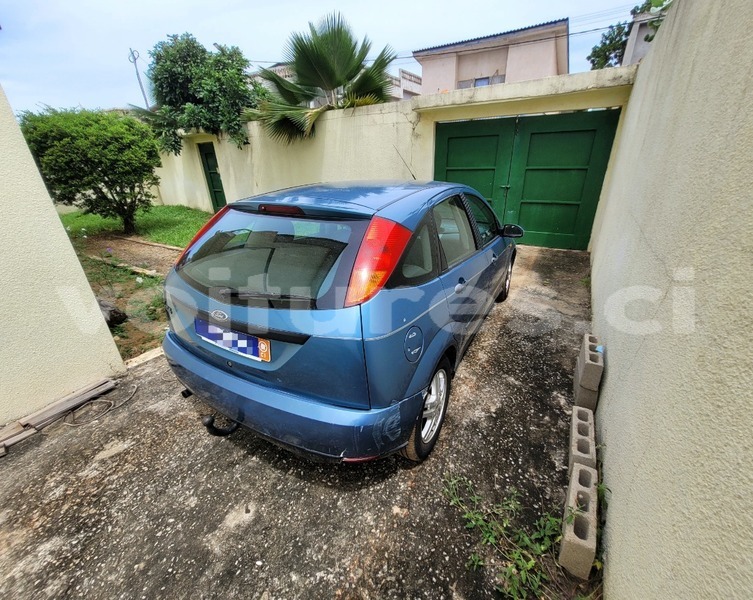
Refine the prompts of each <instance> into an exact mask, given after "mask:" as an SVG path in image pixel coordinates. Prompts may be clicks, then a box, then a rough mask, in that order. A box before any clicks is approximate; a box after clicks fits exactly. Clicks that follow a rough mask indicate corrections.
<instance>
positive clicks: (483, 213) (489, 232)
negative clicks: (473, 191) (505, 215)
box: [465, 194, 498, 246]
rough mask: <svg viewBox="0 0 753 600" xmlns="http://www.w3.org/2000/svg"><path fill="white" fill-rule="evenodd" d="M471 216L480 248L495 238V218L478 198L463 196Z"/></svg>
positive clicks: (468, 195) (487, 206) (490, 210)
mask: <svg viewBox="0 0 753 600" xmlns="http://www.w3.org/2000/svg"><path fill="white" fill-rule="evenodd" d="M465 199H466V200H467V201H468V206H469V207H470V209H471V214H472V215H473V218H474V219H475V221H476V225H477V227H478V232H479V236H480V237H481V246H486V245H487V244H488V243H489V242H491V241H492V240H493V239H494V238H495V237H496V236H497V229H498V227H497V218H496V217H495V216H494V212H493V211H492V209H491V208H489V205H487V204H486V202H484V201H483V200H481V199H480V198H477V197H476V196H471V195H470V194H465Z"/></svg>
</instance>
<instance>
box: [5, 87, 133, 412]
mask: <svg viewBox="0 0 753 600" xmlns="http://www.w3.org/2000/svg"><path fill="white" fill-rule="evenodd" d="M0 156H2V160H0V181H2V186H1V187H0V211H2V215H3V219H2V222H3V233H2V235H0V282H2V296H0V298H1V299H2V302H1V303H0V365H2V368H1V369H0V425H2V424H4V423H7V422H8V421H11V420H13V419H18V418H20V417H22V416H25V415H27V414H30V413H32V412H35V411H36V410H38V409H40V408H43V407H44V406H46V405H47V404H50V403H51V402H53V401H55V400H57V399H58V398H60V397H62V396H65V395H67V394H69V393H71V392H74V391H76V390H77V389H79V388H81V387H84V386H85V385H87V384H90V383H92V382H94V381H96V380H97V379H100V378H102V377H109V376H115V375H119V374H121V373H123V372H124V371H125V367H124V365H123V361H122V360H121V358H120V354H118V350H117V348H116V347H115V342H114V341H113V339H112V336H111V335H110V332H109V330H108V329H107V325H106V324H105V321H104V319H103V318H102V313H101V312H100V310H99V306H98V305H97V302H96V300H95V298H94V294H93V293H92V291H91V288H90V287H89V283H88V282H87V280H86V277H85V275H84V272H83V270H82V269H81V265H80V264H79V262H78V259H77V258H76V254H75V253H74V251H73V248H72V246H71V243H70V241H69V239H68V236H67V234H66V233H65V229H63V225H62V224H61V222H60V219H59V218H58V215H57V212H56V211H55V208H54V206H53V203H52V200H51V199H50V196H49V194H48V193H47V189H46V188H45V186H44V183H43V182H42V178H41V176H40V174H39V171H38V170H37V168H36V165H35V164H34V160H33V158H32V156H31V153H30V152H29V149H28V147H27V146H26V142H25V141H24V139H23V135H22V134H21V130H20V129H19V127H18V124H17V122H16V119H15V117H14V116H13V112H12V111H11V108H10V105H9V104H8V100H7V99H6V97H5V93H4V92H3V91H2V89H0Z"/></svg>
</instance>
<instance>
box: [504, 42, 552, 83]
mask: <svg viewBox="0 0 753 600" xmlns="http://www.w3.org/2000/svg"><path fill="white" fill-rule="evenodd" d="M555 42H556V40H555V39H548V40H541V41H538V42H528V43H525V44H520V45H517V46H510V53H509V55H508V57H507V78H506V81H507V82H513V81H526V80H529V79H540V78H542V77H549V76H551V75H556V74H557V72H558V67H557V44H556V43H555Z"/></svg>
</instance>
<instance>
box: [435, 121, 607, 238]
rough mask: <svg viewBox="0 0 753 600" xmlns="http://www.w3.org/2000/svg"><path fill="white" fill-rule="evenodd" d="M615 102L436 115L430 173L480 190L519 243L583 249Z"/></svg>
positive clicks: (604, 161) (598, 189)
mask: <svg viewBox="0 0 753 600" xmlns="http://www.w3.org/2000/svg"><path fill="white" fill-rule="evenodd" d="M618 118H619V109H616V110H599V111H589V112H577V113H564V114H556V115H542V116H535V117H517V118H515V117H513V118H502V119H484V120H477V121H465V122H456V123H438V124H437V132H436V154H435V164H434V178H435V179H438V180H441V181H455V182H458V183H465V184H467V185H470V186H472V187H474V188H476V189H477V190H478V191H479V192H481V193H482V194H483V195H484V196H485V197H486V199H487V200H489V202H490V203H491V205H492V208H493V209H494V211H495V212H496V213H497V215H498V217H499V219H500V220H501V221H503V222H504V223H517V224H519V225H521V226H522V227H523V228H524V229H525V230H526V235H525V236H524V237H523V239H522V240H521V242H522V243H524V244H531V245H536V246H548V247H550V248H571V249H576V250H585V249H586V248H587V246H588V241H589V239H590V236H591V226H592V224H593V219H594V215H595V214H596V205H597V203H598V201H599V194H600V193H601V186H602V183H603V181H604V173H605V172H606V168H607V162H608V160H609V153H610V151H611V148H612V141H613V140H614V132H615V129H616V127H617V119H618Z"/></svg>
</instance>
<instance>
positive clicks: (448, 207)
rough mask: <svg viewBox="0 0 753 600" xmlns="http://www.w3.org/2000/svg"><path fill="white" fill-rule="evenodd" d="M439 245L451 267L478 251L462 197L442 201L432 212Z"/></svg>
mask: <svg viewBox="0 0 753 600" xmlns="http://www.w3.org/2000/svg"><path fill="white" fill-rule="evenodd" d="M432 213H433V215H434V222H435V223H436V227H437V236H438V238H439V245H440V247H441V248H442V252H443V254H444V257H445V259H446V261H447V266H448V267H451V266H453V265H455V264H457V263H459V262H460V261H461V260H463V259H465V258H467V257H469V256H470V255H471V254H473V253H474V252H475V251H476V241H475V239H474V237H473V229H472V228H471V223H470V221H469V220H468V215H467V214H466V212H465V207H464V206H463V201H462V200H461V199H460V196H453V197H451V198H448V199H447V200H444V201H442V202H441V203H439V204H438V205H437V206H435V207H434V209H433V210H432Z"/></svg>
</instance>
